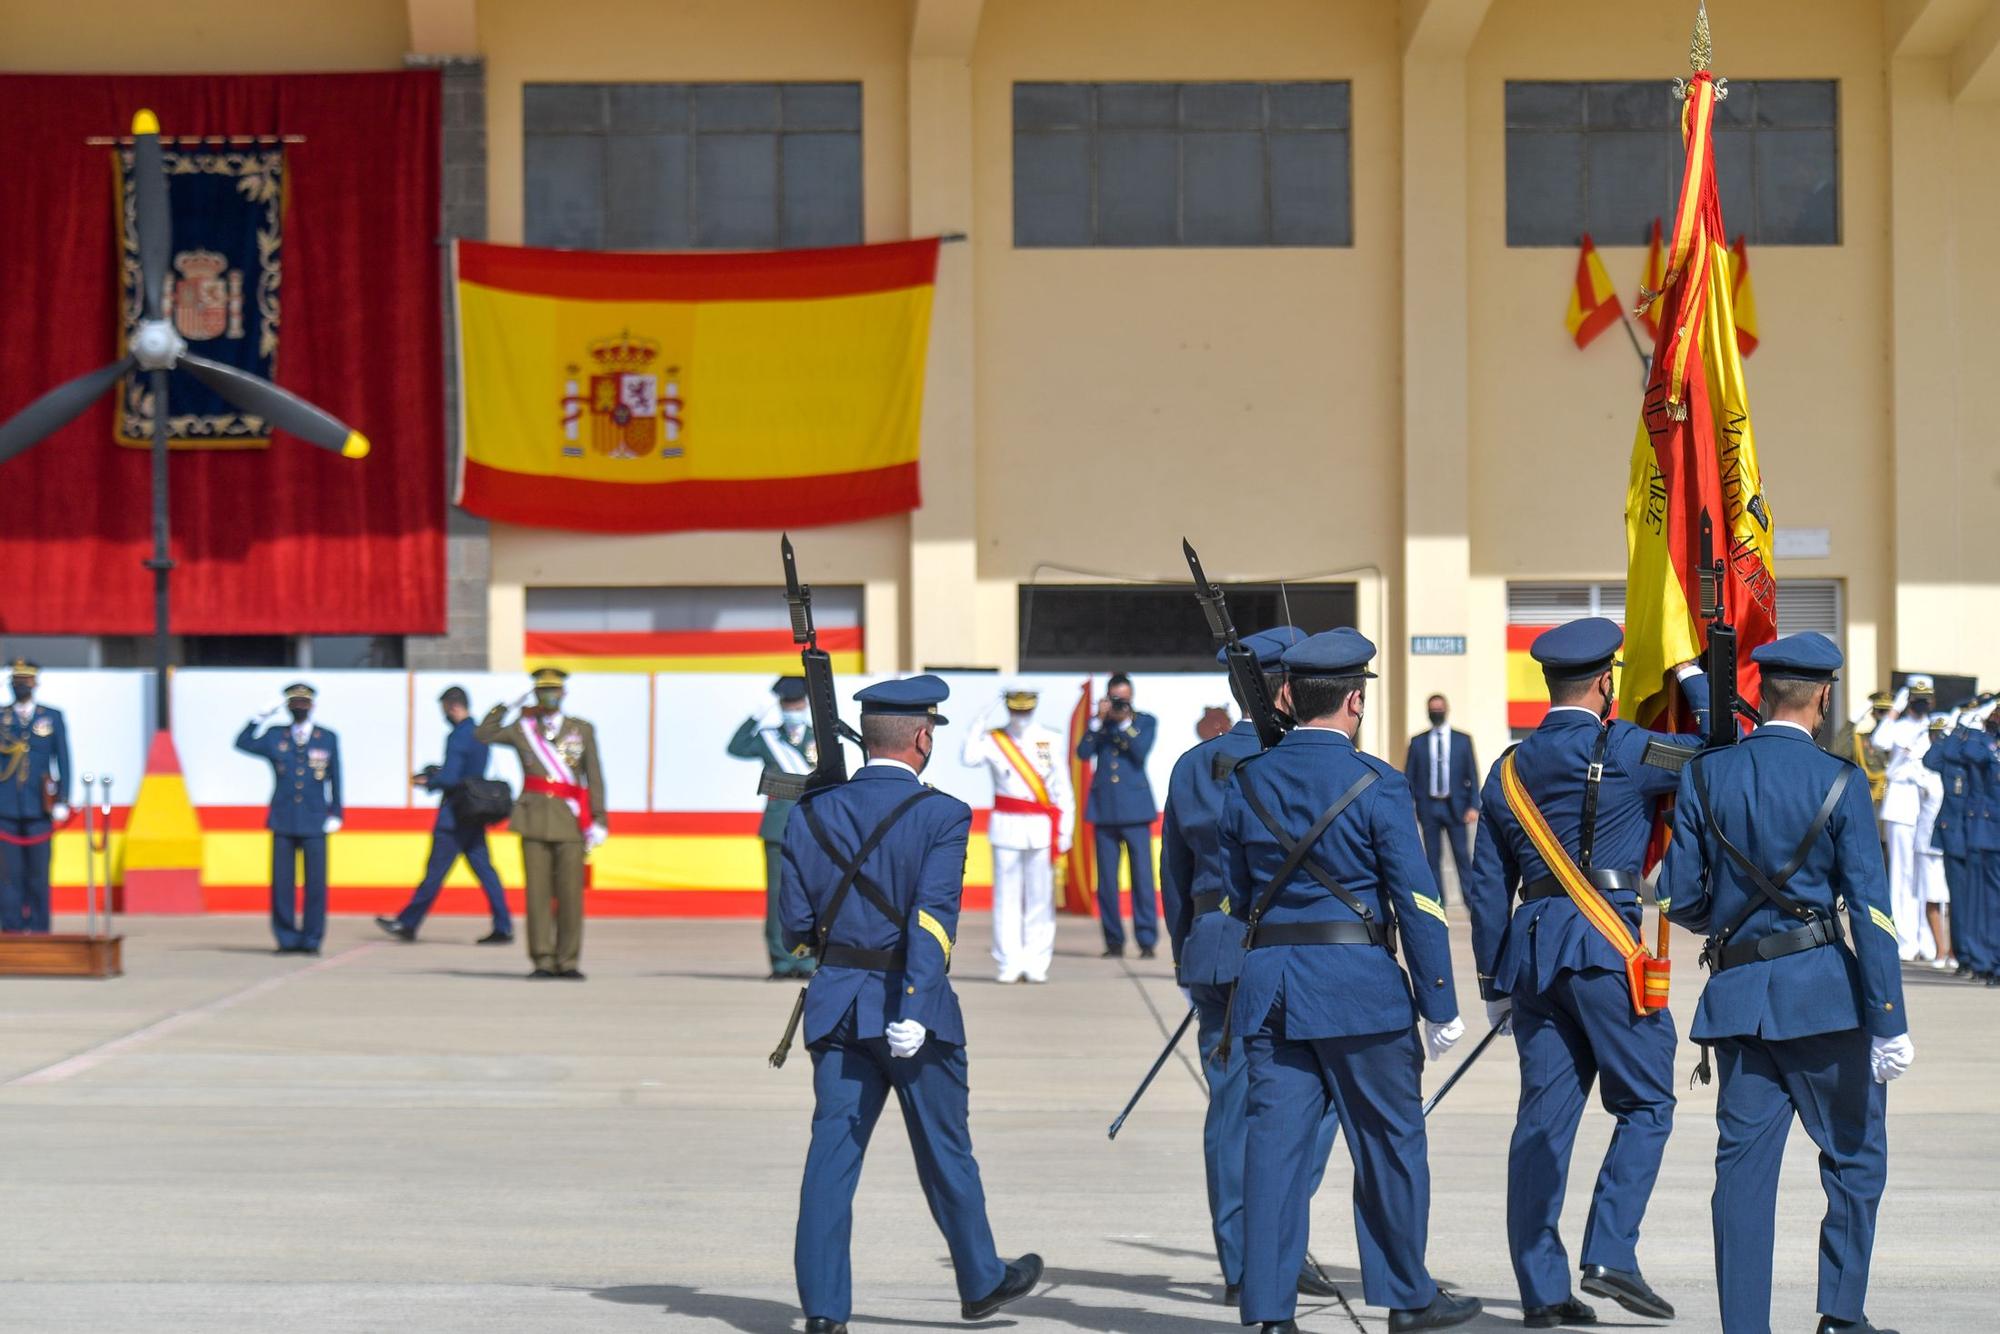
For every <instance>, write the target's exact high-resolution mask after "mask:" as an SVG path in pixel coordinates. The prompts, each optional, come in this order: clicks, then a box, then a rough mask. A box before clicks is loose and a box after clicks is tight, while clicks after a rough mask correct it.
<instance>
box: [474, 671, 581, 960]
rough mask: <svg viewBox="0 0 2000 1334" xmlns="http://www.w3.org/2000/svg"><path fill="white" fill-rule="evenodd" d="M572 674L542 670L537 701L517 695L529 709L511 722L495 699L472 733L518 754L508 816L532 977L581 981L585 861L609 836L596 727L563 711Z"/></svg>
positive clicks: (537, 687)
mask: <svg viewBox="0 0 2000 1334" xmlns="http://www.w3.org/2000/svg"><path fill="white" fill-rule="evenodd" d="M568 679H569V673H567V672H565V671H562V670H560V669H558V668H555V667H543V668H541V669H540V670H538V671H537V672H536V673H535V677H534V680H535V688H534V691H533V699H534V701H535V702H534V703H533V704H532V705H529V704H528V703H527V701H528V698H529V697H528V696H523V697H522V698H521V699H519V700H517V701H515V702H516V703H517V704H520V705H523V706H525V707H523V708H522V709H521V713H520V716H519V717H518V718H516V719H515V720H514V721H513V722H508V721H506V717H507V708H508V706H507V705H505V704H496V705H495V706H494V707H493V709H492V711H491V712H489V713H488V714H487V715H486V717H485V718H484V719H483V720H482V721H481V722H480V724H479V730H478V732H476V733H475V734H474V735H475V736H476V737H477V738H478V739H479V740H480V741H481V742H483V743H485V744H486V745H489V746H512V747H513V748H514V750H515V751H516V752H517V753H518V754H519V755H520V757H521V771H522V773H523V774H524V775H525V777H524V778H523V780H522V783H521V796H520V798H519V799H518V800H517V801H515V803H514V810H513V813H512V814H511V815H509V816H508V817H507V822H508V827H509V828H510V829H512V830H513V831H514V832H515V833H516V834H519V835H520V836H521V867H522V871H523V874H524V876H525V878H526V880H527V885H528V957H529V958H530V959H531V960H533V962H534V965H535V970H534V971H533V972H532V973H530V974H528V976H529V977H531V978H550V977H560V978H564V979H567V980H569V981H572V982H581V981H582V980H583V974H582V973H581V972H579V971H577V967H576V963H577V957H578V955H579V954H581V953H582V950H583V860H584V857H585V856H586V855H588V854H589V853H590V852H591V851H592V850H593V849H595V848H596V847H597V846H598V845H599V844H601V843H603V842H604V840H605V838H606V836H607V835H608V833H609V830H608V829H607V828H606V825H605V821H606V820H607V819H608V818H609V817H608V813H607V810H606V803H605V798H604V771H603V770H602V769H601V768H600V767H599V766H598V761H597V731H596V729H595V728H593V727H592V726H591V725H590V724H589V723H587V722H585V721H584V720H583V719H581V718H572V717H569V716H568V715H566V714H565V713H563V711H562V701H563V688H564V686H563V683H564V682H565V681H567V680H568ZM552 907H553V913H552V912H551V908H552ZM552 918H553V920H552Z"/></svg>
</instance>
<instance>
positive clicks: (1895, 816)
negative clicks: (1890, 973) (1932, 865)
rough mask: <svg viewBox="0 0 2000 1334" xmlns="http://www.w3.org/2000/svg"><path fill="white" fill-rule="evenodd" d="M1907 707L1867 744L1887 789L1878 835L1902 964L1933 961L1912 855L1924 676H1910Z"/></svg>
mask: <svg viewBox="0 0 2000 1334" xmlns="http://www.w3.org/2000/svg"><path fill="white" fill-rule="evenodd" d="M1904 688H1905V690H1907V691H1908V700H1907V703H1906V704H1904V705H1902V706H1901V707H1899V708H1897V709H1896V710H1895V711H1894V712H1893V713H1891V714H1890V715H1889V717H1887V718H1885V719H1883V720H1882V721H1881V722H1880V723H1878V724H1876V726H1875V730H1874V731H1873V732H1870V733H1869V734H1868V744H1869V745H1870V746H1872V747H1874V749H1875V750H1877V751H1878V752H1880V753H1881V754H1882V755H1883V756H1884V757H1885V761H1886V763H1885V767H1886V769H1887V777H1888V785H1887V787H1886V788H1885V789H1884V791H1883V794H1882V836H1883V841H1884V842H1885V843H1887V844H1888V848H1889V904H1890V907H1891V908H1892V910H1893V914H1894V917H1895V921H1896V951H1897V953H1898V954H1900V955H1901V956H1902V957H1903V959H1904V961H1905V962H1907V961H1909V960H1911V959H1918V958H1923V957H1925V956H1926V955H1930V956H1932V957H1935V955H1936V950H1937V947H1936V945H1935V943H1933V942H1931V941H1930V939H1929V936H1930V932H1929V931H1928V929H1927V928H1926V924H1925V922H1924V884H1923V861H1922V859H1921V858H1920V857H1919V856H1918V855H1917V820H1918V817H1919V816H1920V815H1921V814H1922V811H1923V788H1924V779H1925V777H1926V775H1927V773H1928V771H1927V770H1926V769H1925V768H1924V752H1925V751H1927V750H1929V749H1930V712H1931V697H1932V695H1934V694H1935V693H1936V686H1935V685H1934V683H1933V682H1932V681H1931V678H1930V677H1928V676H1912V677H1911V678H1910V679H1909V681H1908V682H1907V684H1906V685H1905V687H1904Z"/></svg>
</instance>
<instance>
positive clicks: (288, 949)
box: [271, 945, 301, 954]
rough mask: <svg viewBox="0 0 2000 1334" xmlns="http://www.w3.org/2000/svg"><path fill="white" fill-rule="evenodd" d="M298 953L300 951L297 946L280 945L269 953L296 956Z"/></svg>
mask: <svg viewBox="0 0 2000 1334" xmlns="http://www.w3.org/2000/svg"><path fill="white" fill-rule="evenodd" d="M300 952H301V951H300V949H299V947H298V946H297V945H280V946H278V948H276V949H274V950H272V951H271V953H273V954H298V953H300Z"/></svg>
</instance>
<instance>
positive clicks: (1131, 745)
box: [1076, 672, 1160, 959]
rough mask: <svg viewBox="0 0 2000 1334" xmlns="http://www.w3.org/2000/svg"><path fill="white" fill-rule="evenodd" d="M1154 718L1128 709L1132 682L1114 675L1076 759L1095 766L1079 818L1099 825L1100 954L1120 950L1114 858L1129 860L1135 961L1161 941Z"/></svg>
mask: <svg viewBox="0 0 2000 1334" xmlns="http://www.w3.org/2000/svg"><path fill="white" fill-rule="evenodd" d="M1159 729H1160V723H1159V719H1157V718H1155V717H1153V715H1152V714H1150V713H1140V712H1138V711H1137V710H1135V709H1134V708H1133V707H1132V678H1131V677H1129V676H1127V675H1125V673H1123V672H1119V673H1117V674H1116V675H1114V676H1113V677H1112V678H1111V680H1110V681H1109V682H1108V683H1106V685H1105V687H1104V698H1103V699H1102V700H1100V701H1099V702H1098V706H1097V717H1095V718H1093V719H1092V720H1091V723H1090V730H1089V731H1088V732H1085V733H1084V734H1083V738H1082V740H1080V741H1078V742H1077V746H1076V755H1077V758H1078V759H1080V760H1088V761H1091V762H1093V763H1095V764H1096V766H1097V769H1096V772H1095V773H1094V774H1093V775H1092V776H1091V780H1090V801H1089V804H1088V805H1087V806H1086V807H1085V809H1084V817H1083V818H1084V819H1086V820H1088V821H1090V822H1091V823H1092V824H1093V825H1095V826H1096V827H1097V916H1098V921H1099V922H1100V923H1101V924H1102V926H1103V928H1104V957H1105V958H1107V959H1115V958H1118V957H1120V956H1121V955H1123V954H1124V953H1125V925H1124V922H1123V920H1122V918H1121V915H1120V913H1119V911H1118V853H1119V849H1120V848H1121V847H1122V848H1123V849H1124V850H1125V851H1126V852H1127V853H1128V854H1129V855H1130V857H1131V859H1132V934H1133V936H1134V937H1135V938H1136V939H1137V940H1138V942H1139V957H1140V958H1142V959H1150V958H1152V957H1153V949H1154V946H1155V945H1156V944H1157V943H1158V941H1159V936H1160V913H1159V898H1158V896H1157V895H1156V894H1155V893H1154V892H1153V817H1154V816H1156V815H1158V814H1159V813H1160V808H1159V804H1158V803H1157V802H1155V801H1154V800H1153V788H1152V785H1151V784H1150V783H1148V782H1147V781H1146V757H1147V756H1148V755H1150V754H1152V753H1153V741H1154V740H1155V738H1156V737H1157V736H1158V735H1159Z"/></svg>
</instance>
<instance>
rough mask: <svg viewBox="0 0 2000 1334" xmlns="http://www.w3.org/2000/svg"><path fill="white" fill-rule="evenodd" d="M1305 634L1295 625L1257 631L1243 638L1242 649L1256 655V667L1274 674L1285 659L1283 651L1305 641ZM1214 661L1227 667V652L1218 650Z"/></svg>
mask: <svg viewBox="0 0 2000 1334" xmlns="http://www.w3.org/2000/svg"><path fill="white" fill-rule="evenodd" d="M1305 637H1306V632H1305V631H1303V630H1301V629H1299V627H1297V626H1296V625H1278V626H1273V627H1272V628H1271V629H1269V630H1259V631H1258V632H1257V633H1256V634H1254V635H1245V636H1243V647H1244V648H1247V649H1249V650H1250V651H1251V652H1252V653H1254V654H1256V655H1257V665H1258V666H1259V667H1262V668H1263V669H1264V670H1265V671H1267V672H1275V671H1277V670H1278V667H1279V665H1280V664H1281V663H1282V662H1283V660H1284V657H1285V650H1286V649H1288V648H1290V647H1291V646H1292V645H1294V644H1299V643H1303V642H1304V641H1305ZM1215 660H1216V662H1218V663H1220V664H1221V665H1222V666H1224V667H1227V666H1228V665H1229V650H1228V649H1227V648H1219V649H1217V650H1216V651H1215Z"/></svg>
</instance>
